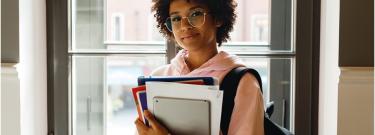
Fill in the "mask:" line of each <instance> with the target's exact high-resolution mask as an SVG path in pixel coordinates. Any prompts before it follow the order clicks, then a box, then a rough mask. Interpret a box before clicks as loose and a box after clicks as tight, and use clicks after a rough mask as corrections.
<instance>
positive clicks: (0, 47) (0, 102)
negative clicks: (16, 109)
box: [0, 1, 2, 135]
mask: <svg viewBox="0 0 375 135" xmlns="http://www.w3.org/2000/svg"><path fill="white" fill-rule="evenodd" d="M0 31H1V1H0ZM0 60H1V32H0ZM0 71H1V66H0ZM1 93H2V91H1V81H0V135H1V123H2V121H1Z"/></svg>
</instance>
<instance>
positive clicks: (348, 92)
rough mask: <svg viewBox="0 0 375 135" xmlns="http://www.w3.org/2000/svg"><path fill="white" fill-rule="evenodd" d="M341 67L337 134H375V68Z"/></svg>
mask: <svg viewBox="0 0 375 135" xmlns="http://www.w3.org/2000/svg"><path fill="white" fill-rule="evenodd" d="M340 69H341V75H340V84H339V94H338V95H339V100H338V124H337V134H339V135H373V134H374V132H373V125H374V121H373V119H374V118H373V116H374V108H372V107H373V106H374V105H373V103H374V82H373V81H374V76H373V75H374V69H373V68H372V67H341V68H340Z"/></svg>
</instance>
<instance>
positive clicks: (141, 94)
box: [137, 91, 149, 126]
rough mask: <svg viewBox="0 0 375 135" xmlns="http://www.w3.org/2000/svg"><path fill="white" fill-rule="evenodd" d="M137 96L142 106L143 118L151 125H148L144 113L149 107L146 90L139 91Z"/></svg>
mask: <svg viewBox="0 0 375 135" xmlns="http://www.w3.org/2000/svg"><path fill="white" fill-rule="evenodd" d="M137 96H138V102H139V105H140V107H141V113H142V119H143V121H144V122H145V125H146V126H149V125H148V121H147V119H146V118H145V116H144V114H143V112H144V111H145V110H147V109H148V108H147V95H146V91H139V92H137Z"/></svg>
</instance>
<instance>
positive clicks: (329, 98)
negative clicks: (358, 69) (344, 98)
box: [318, 0, 340, 135]
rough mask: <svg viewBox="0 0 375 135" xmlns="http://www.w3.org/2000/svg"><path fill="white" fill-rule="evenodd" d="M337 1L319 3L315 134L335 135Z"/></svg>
mask: <svg viewBox="0 0 375 135" xmlns="http://www.w3.org/2000/svg"><path fill="white" fill-rule="evenodd" d="M339 24H340V0H322V1H321V31H320V34H321V35H320V40H321V41H320V67H319V70H320V73H319V123H318V124H319V126H318V129H319V131H318V134H319V135H336V134H337V104H338V82H339V74H340V69H339V63H338V60H339Z"/></svg>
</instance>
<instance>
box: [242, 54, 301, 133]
mask: <svg viewBox="0 0 375 135" xmlns="http://www.w3.org/2000/svg"><path fill="white" fill-rule="evenodd" d="M242 60H243V61H244V62H245V63H246V66H247V67H250V68H254V69H256V70H257V71H258V72H259V74H260V75H261V78H262V83H263V84H262V86H263V97H264V101H265V102H266V103H269V102H272V101H273V102H274V112H273V114H272V117H271V119H272V120H273V121H274V122H276V123H278V124H279V125H281V126H284V127H286V128H287V129H290V128H291V127H290V125H292V124H291V122H293V120H294V118H293V114H292V110H293V106H294V102H293V100H292V99H293V96H292V95H291V94H292V93H293V91H292V84H293V83H292V80H293V79H292V76H291V73H292V68H291V65H292V61H293V59H289V58H254V57H242Z"/></svg>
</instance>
